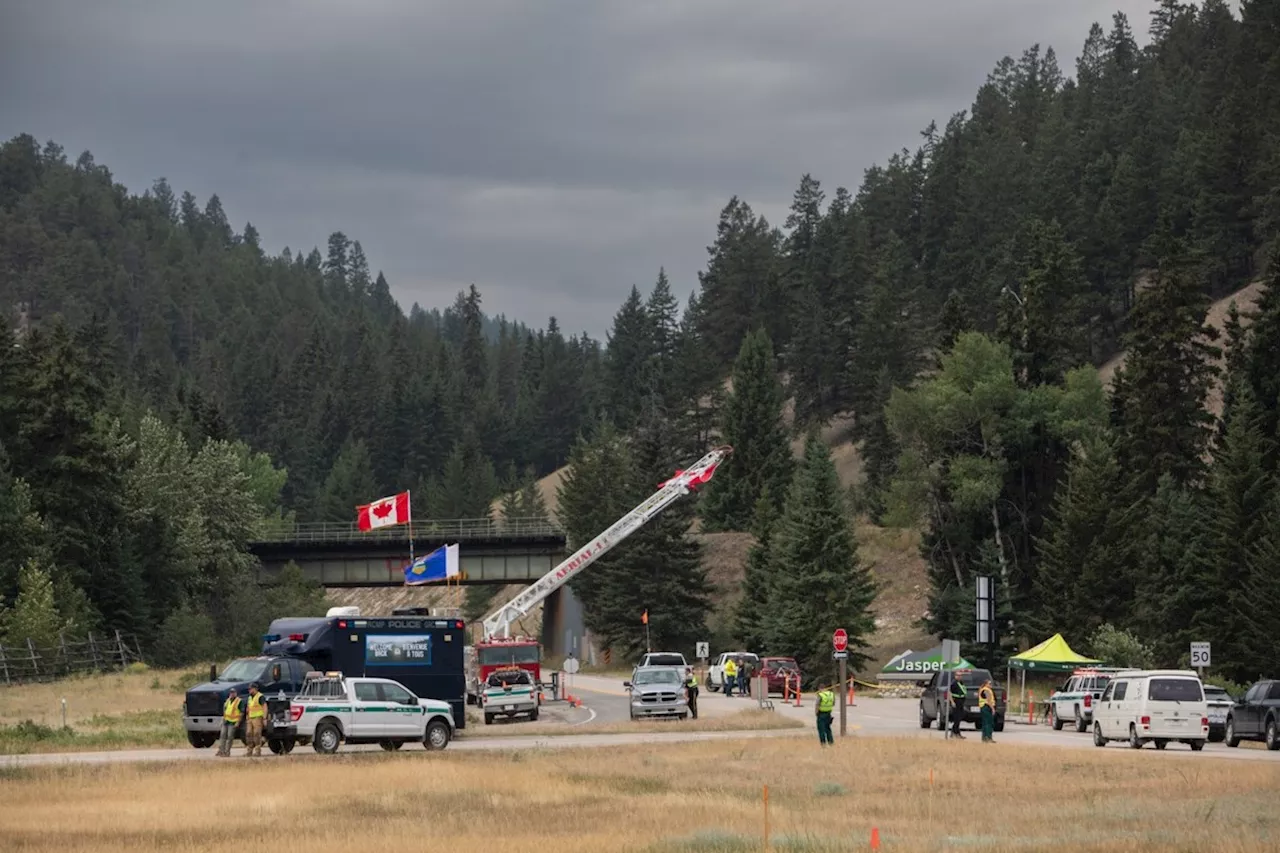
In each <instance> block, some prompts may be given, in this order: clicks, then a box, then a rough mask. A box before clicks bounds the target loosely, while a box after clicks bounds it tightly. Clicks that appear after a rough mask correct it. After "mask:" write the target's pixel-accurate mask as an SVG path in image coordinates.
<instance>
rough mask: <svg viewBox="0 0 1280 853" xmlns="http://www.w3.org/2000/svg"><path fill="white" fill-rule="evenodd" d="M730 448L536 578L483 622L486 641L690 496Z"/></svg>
mask: <svg viewBox="0 0 1280 853" xmlns="http://www.w3.org/2000/svg"><path fill="white" fill-rule="evenodd" d="M732 452H733V448H732V447H729V446H728V445H725V446H723V447H717V448H716V449H714V450H712V451H711V452H710V453H708V454H707V455H706V456H704V457H702V458H701V459H699V460H698V461H697V462H696V463H694V465H693V467H691V468H688V469H687V470H684V471H677V472H676V473H675V476H674V477H672V478H671V479H670V480H667V481H666V482H665V483H663V484H662V485H661V486H659V487H658V491H656V492H654V493H653V494H652V495H650V496H649V497H648V498H646V499H645V500H644V502H643V503H641V504H640V505H639V506H637V507H636V508H635V509H633V510H631V512H629V513H627V514H626V515H624V516H623V517H622V518H620V519H618V520H617V521H615V522H614V523H613V525H612V526H611V527H610V528H609V529H608V530H606V531H605V532H604V533H601V534H600V535H599V536H597V537H596V538H595V539H593V540H591V541H590V542H588V543H587V544H586V545H583V546H582V547H581V548H579V549H578V550H577V551H576V552H575V553H573V554H572V555H570V556H569V558H568V559H566V560H565V561H564V562H563V563H561V564H560V565H558V566H556V567H555V568H554V569H552V570H551V571H549V572H547V573H546V574H545V575H543V576H542V577H540V578H538V580H537V581H535V582H534V583H533V585H532V586H530V587H529V588H528V589H526V590H524V591H523V592H521V593H520V594H519V595H517V596H516V597H515V598H513V599H511V600H510V601H508V602H507V603H506V604H504V605H502V606H501V607H499V608H498V609H497V610H495V611H494V612H493V613H491V614H489V615H488V616H486V617H485V619H484V635H485V638H486V639H487V638H489V637H494V636H497V634H498V632H499V631H501V632H502V635H503V636H504V637H506V636H509V635H510V631H511V623H512V622H514V621H515V620H517V619H519V618H520V617H521V616H523V615H525V614H526V613H528V612H529V611H530V610H532V609H533V608H534V607H535V606H537V605H538V604H540V603H541V602H542V601H543V600H544V599H546V597H547V596H549V595H551V593H553V592H555V591H556V590H557V589H559V588H560V587H562V586H564V585H565V584H566V583H568V582H569V581H570V580H571V579H572V578H573V577H574V576H575V575H577V574H578V573H579V572H581V571H582V570H583V569H585V568H586V567H587V566H589V565H591V564H592V563H594V562H595V561H596V560H597V559H599V558H600V557H602V556H604V554H605V553H607V552H608V551H609V549H610V548H612V547H613V546H614V545H617V544H618V543H619V542H621V541H622V540H623V539H626V538H627V537H628V536H630V535H631V534H632V533H635V532H636V531H637V530H639V529H640V528H641V527H644V525H645V524H647V523H648V522H649V521H650V520H652V519H653V518H655V517H656V516H657V515H658V514H659V513H661V512H662V511H663V510H664V509H666V508H667V507H668V506H670V505H671V504H673V503H675V502H676V501H677V500H679V499H680V498H682V497H684V496H685V495H687V494H689V492H690V491H692V490H693V488H694V487H695V486H699V485H701V484H703V483H705V482H707V481H708V480H710V479H711V476H712V474H714V473H715V470H716V466H717V465H719V464H720V463H721V462H723V461H724V460H725V458H727V457H728V456H729V454H730V453H732Z"/></svg>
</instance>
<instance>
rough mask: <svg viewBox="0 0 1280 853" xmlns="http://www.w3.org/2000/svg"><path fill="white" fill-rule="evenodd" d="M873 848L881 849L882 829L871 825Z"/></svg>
mask: <svg viewBox="0 0 1280 853" xmlns="http://www.w3.org/2000/svg"><path fill="white" fill-rule="evenodd" d="M871 849H872V850H879V849H880V829H879V828H878V827H874V826H873V827H871Z"/></svg>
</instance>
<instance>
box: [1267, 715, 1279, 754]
mask: <svg viewBox="0 0 1280 853" xmlns="http://www.w3.org/2000/svg"><path fill="white" fill-rule="evenodd" d="M1267 749H1269V750H1271V751H1272V752H1275V751H1276V750H1278V749H1280V731H1276V720H1275V717H1272V718H1271V719H1270V720H1267Z"/></svg>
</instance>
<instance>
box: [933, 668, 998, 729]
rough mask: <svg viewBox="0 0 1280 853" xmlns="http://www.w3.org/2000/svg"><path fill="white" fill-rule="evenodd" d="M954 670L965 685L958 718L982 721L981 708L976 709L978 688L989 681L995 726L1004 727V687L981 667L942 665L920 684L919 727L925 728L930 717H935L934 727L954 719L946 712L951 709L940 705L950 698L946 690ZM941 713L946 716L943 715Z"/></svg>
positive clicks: (967, 721)
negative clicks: (955, 667)
mask: <svg viewBox="0 0 1280 853" xmlns="http://www.w3.org/2000/svg"><path fill="white" fill-rule="evenodd" d="M956 673H959V676H960V683H961V684H963V685H964V686H965V697H964V716H963V717H962V718H961V721H962V722H965V723H973V724H974V725H975V726H980V725H981V724H982V712H981V711H980V710H979V709H978V688H980V687H981V686H982V684H983V682H984V681H990V682H991V689H992V690H993V691H995V694H996V717H995V730H996V731H998V732H1002V731H1004V714H1005V709H1006V708H1007V706H1008V702H1007V697H1006V695H1005V689H1004V688H1003V687H1001V686H1000V685H999V683H998V682H997V681H996V680H995V678H993V677H992V676H991V673H990V672H989V671H987V670H985V669H961V670H949V669H944V670H941V671H939V672H935V673H934V674H933V677H932V678H930V679H929V684H928V685H927V686H926V687H925V688H924V692H923V693H921V694H920V728H922V729H927V728H929V726H930V724H932V723H933V721H934V720H937V721H938V729H939V730H943V729H944V728H945V726H946V725H949V724H950V723H951V721H952V720H953V719H955V718H954V717H952V716H950V713H951V711H950V710H947V711H944V708H945V707H946V706H947V705H948V703H949V702H950V701H951V699H950V697H949V695H948V693H949V691H950V690H951V681H952V679H953V678H954V677H955V675H956ZM944 713H946V714H947V716H945V717H944Z"/></svg>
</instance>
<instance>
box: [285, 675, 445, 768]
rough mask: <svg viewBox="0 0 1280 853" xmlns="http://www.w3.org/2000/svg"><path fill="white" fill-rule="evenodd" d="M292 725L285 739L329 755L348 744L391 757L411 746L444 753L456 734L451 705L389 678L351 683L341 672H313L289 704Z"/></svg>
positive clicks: (352, 679) (356, 679)
mask: <svg viewBox="0 0 1280 853" xmlns="http://www.w3.org/2000/svg"><path fill="white" fill-rule="evenodd" d="M289 721H290V723H289V726H288V730H287V731H284V732H281V734H282V735H283V736H285V737H287V738H288V739H289V740H290V741H295V740H296V741H297V742H298V743H303V744H306V743H310V744H311V745H312V747H314V748H315V751H316V752H319V753H322V754H324V755H332V754H333V753H335V752H337V751H338V747H339V746H340V745H341V744H342V743H343V742H344V741H345V742H346V743H348V744H362V743H376V744H378V745H380V746H381V747H382V748H383V749H385V750H387V751H388V752H393V751H395V750H397V749H399V748H400V747H401V746H403V745H404V744H406V743H420V744H422V745H423V746H425V747H426V748H427V749H444V748H445V747H446V746H448V745H449V741H450V740H452V739H453V735H454V724H453V709H452V708H451V707H450V705H449V703H448V702H442V701H439V700H437V699H422V698H420V697H418V696H415V695H414V694H413V692H412V691H410V690H409V688H407V687H405V686H404V685H403V684H401V683H400V682H398V681H392V680H391V679H389V678H346V677H344V676H343V674H342V673H341V672H336V671H329V672H323V673H322V672H311V673H308V675H307V679H306V683H305V684H304V685H303V687H302V692H300V693H299V694H298V695H297V696H295V697H294V698H293V701H292V702H291V703H290V706H289Z"/></svg>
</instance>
